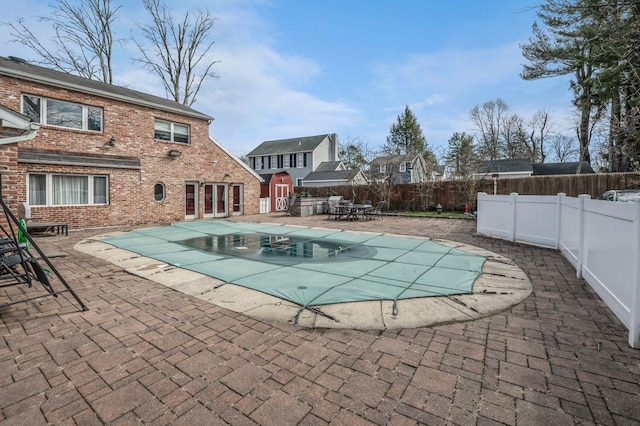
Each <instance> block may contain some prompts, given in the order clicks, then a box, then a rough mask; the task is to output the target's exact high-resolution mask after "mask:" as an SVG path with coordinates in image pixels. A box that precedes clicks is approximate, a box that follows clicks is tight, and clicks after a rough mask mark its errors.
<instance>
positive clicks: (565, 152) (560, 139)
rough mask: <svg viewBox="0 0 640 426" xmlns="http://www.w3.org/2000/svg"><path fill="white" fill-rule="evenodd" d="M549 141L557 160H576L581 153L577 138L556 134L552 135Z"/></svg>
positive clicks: (561, 161) (563, 161)
mask: <svg viewBox="0 0 640 426" xmlns="http://www.w3.org/2000/svg"><path fill="white" fill-rule="evenodd" d="M549 142H550V145H551V152H552V153H553V156H554V160H555V161H558V162H560V163H565V162H567V161H572V160H575V159H576V158H578V156H579V155H580V149H578V146H577V141H576V139H575V138H572V137H569V136H566V135H561V134H554V135H552V136H551V138H550V141H549Z"/></svg>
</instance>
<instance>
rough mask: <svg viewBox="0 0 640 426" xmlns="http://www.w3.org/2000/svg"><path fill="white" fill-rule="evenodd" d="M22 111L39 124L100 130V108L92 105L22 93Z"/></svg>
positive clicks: (93, 130)
mask: <svg viewBox="0 0 640 426" xmlns="http://www.w3.org/2000/svg"><path fill="white" fill-rule="evenodd" d="M22 113H23V114H24V115H26V116H27V117H29V118H30V119H31V120H33V121H34V122H36V123H40V124H46V125H49V126H58V127H66V128H69V129H79V130H89V131H92V132H102V121H103V119H102V108H98V107H94V106H89V105H83V104H78V103H75V102H67V101H61V100H58V99H50V98H44V97H42V96H35V95H22Z"/></svg>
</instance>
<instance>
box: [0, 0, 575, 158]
mask: <svg viewBox="0 0 640 426" xmlns="http://www.w3.org/2000/svg"><path fill="white" fill-rule="evenodd" d="M2 1H3V2H4V1H7V0H2ZM49 2H50V1H49V0H23V6H22V7H20V8H15V9H19V10H16V11H15V12H7V9H8V8H3V9H4V10H5V13H4V16H3V17H2V18H1V19H0V20H1V21H3V22H6V21H10V20H12V19H13V18H14V17H16V16H22V17H24V18H25V19H26V20H28V21H29V22H31V23H33V27H34V29H35V30H36V31H38V32H39V33H40V34H42V35H43V37H45V38H46V36H47V34H48V33H49V29H48V27H46V26H43V25H42V24H41V23H39V22H38V21H37V17H38V16H43V15H46V14H48V13H49V12H50V9H49V8H48V6H47V4H48V3H49ZM116 3H117V2H116ZM122 3H125V5H124V6H123V7H122V9H121V10H120V11H119V13H118V16H119V21H118V26H117V27H116V29H115V32H116V37H117V38H121V39H122V40H123V41H122V44H121V49H119V51H118V52H119V57H118V58H117V71H116V73H115V74H116V80H117V83H118V84H125V85H127V86H128V87H130V88H132V89H136V90H142V91H145V92H149V93H153V94H156V95H159V96H164V93H163V92H162V88H161V86H160V84H159V82H158V80H157V79H155V78H154V77H153V76H152V75H151V74H150V73H149V72H148V71H146V70H144V69H140V66H139V65H137V64H135V63H133V62H132V61H131V58H132V57H133V56H134V55H135V54H136V52H135V49H134V47H133V46H132V43H131V42H128V41H127V40H126V38H127V37H129V35H130V29H132V28H134V27H135V24H136V23H139V22H142V21H143V19H144V14H143V10H142V9H141V8H140V7H139V6H138V5H137V2H136V5H135V6H131V4H130V3H133V2H122ZM168 3H172V2H168ZM176 3H177V2H176ZM535 4H536V3H534V2H530V1H528V0H485V1H478V0H450V1H447V2H442V1H435V0H429V1H427V0H424V1H418V0H394V1H391V0H323V1H319V0H306V1H305V0H297V1H294V0H288V1H286V0H186V1H185V0H183V1H181V2H179V5H177V4H176V5H175V6H173V8H174V13H175V14H176V15H179V14H180V13H181V11H182V10H186V9H192V10H193V9H198V8H202V7H204V6H206V7H207V8H208V10H209V11H210V12H211V14H212V15H213V16H215V17H216V18H217V19H218V21H217V23H216V25H215V27H214V30H213V33H212V36H213V39H214V40H215V42H216V44H215V46H214V49H213V51H212V59H215V60H218V61H220V62H219V63H218V64H216V65H215V72H216V73H217V74H218V75H219V78H217V79H213V80H209V81H208V82H207V83H206V84H205V86H204V87H203V88H202V90H201V92H200V94H199V96H198V101H197V102H196V104H195V105H194V108H195V109H197V110H199V111H202V112H204V113H207V114H209V115H211V116H213V117H215V121H214V122H213V123H212V125H211V130H210V133H211V135H212V136H214V137H215V138H216V139H218V140H219V141H220V142H221V143H222V144H223V145H224V146H225V147H227V148H228V149H229V150H230V151H231V152H233V153H234V154H237V155H242V154H246V153H247V152H249V151H251V150H252V149H253V148H254V147H256V146H257V145H258V144H260V143H261V142H262V141H265V140H272V139H285V138H293V137H298V136H310V135H316V134H323V133H337V134H338V136H339V139H340V141H341V142H346V141H349V140H351V139H355V138H359V139H360V140H362V141H363V142H365V143H366V144H367V145H368V146H369V147H371V148H374V149H375V148H376V147H379V146H380V145H382V144H383V143H384V142H385V139H386V136H387V134H388V133H389V128H390V127H391V125H392V124H393V123H394V122H395V121H396V118H397V116H398V115H399V114H401V113H402V112H403V110H404V106H405V105H408V106H409V107H410V108H411V110H412V111H413V113H414V114H415V115H416V117H417V119H418V122H419V123H420V125H421V126H422V129H423V133H424V135H425V137H426V139H427V142H428V144H429V145H430V146H432V147H433V148H435V149H436V151H439V152H442V151H443V148H444V147H446V143H447V140H448V139H449V138H450V137H451V135H452V134H453V133H454V132H462V131H465V132H467V133H473V132H474V126H473V125H472V123H471V122H470V120H469V111H470V110H471V108H473V107H474V106H475V105H480V104H482V103H484V102H486V101H490V100H495V99H496V98H498V97H499V98H502V99H503V100H504V101H505V102H506V103H507V104H508V105H509V107H510V110H511V111H512V112H516V113H519V114H521V115H522V116H523V117H525V118H529V117H531V116H532V115H533V113H534V112H535V111H537V110H539V109H542V108H544V109H546V110H547V111H548V112H549V113H550V115H551V118H552V124H553V126H554V127H555V130H556V131H558V132H563V133H568V134H572V131H571V128H572V127H573V120H574V119H573V108H572V106H571V98H572V96H571V92H570V90H569V84H568V78H554V79H545V80H540V81H533V82H531V81H523V80H522V79H520V77H519V73H520V71H521V68H522V64H523V63H524V62H525V59H524V58H523V57H522V55H521V51H520V47H519V44H521V43H525V42H527V40H528V38H529V36H530V33H531V24H532V23H533V22H534V20H535V11H534V10H533V9H532V6H534V5H535ZM11 13H15V15H12V14H11ZM10 38H11V37H10V35H9V30H8V28H7V27H6V26H4V25H3V26H0V55H1V56H9V55H14V56H19V57H23V58H25V59H31V58H33V57H34V56H33V54H32V53H31V52H30V51H28V50H25V48H23V47H22V46H19V45H17V44H15V43H11V42H10Z"/></svg>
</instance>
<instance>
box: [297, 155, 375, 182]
mask: <svg viewBox="0 0 640 426" xmlns="http://www.w3.org/2000/svg"><path fill="white" fill-rule="evenodd" d="M366 184H367V178H366V177H365V175H364V173H362V171H360V170H347V168H346V167H345V165H344V163H343V162H342V161H325V162H324V163H321V164H320V165H319V166H318V168H317V169H316V170H315V171H314V172H311V173H309V174H308V175H307V176H305V177H304V179H303V180H302V186H304V187H315V188H318V187H325V186H342V185H366Z"/></svg>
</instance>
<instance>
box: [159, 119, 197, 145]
mask: <svg viewBox="0 0 640 426" xmlns="http://www.w3.org/2000/svg"><path fill="white" fill-rule="evenodd" d="M154 137H155V138H156V139H160V140H163V141H170V142H180V143H189V126H188V125H186V124H179V123H172V122H170V121H164V120H156V121H155V135H154Z"/></svg>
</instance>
